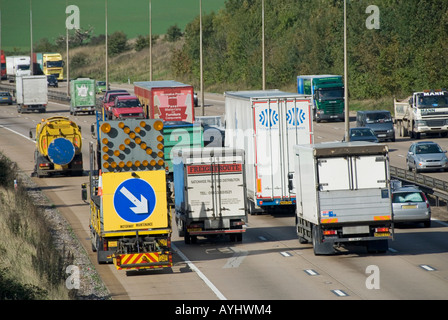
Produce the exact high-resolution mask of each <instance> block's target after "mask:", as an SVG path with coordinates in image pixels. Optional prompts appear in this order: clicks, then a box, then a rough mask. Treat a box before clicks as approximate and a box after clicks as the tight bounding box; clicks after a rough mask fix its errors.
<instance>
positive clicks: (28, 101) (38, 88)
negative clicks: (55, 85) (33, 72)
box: [16, 76, 48, 113]
mask: <svg viewBox="0 0 448 320" xmlns="http://www.w3.org/2000/svg"><path fill="white" fill-rule="evenodd" d="M16 80H17V81H16V100H17V112H18V113H22V112H31V111H38V112H45V111H46V109H47V104H48V87H47V76H22V77H18V78H17V79H16Z"/></svg>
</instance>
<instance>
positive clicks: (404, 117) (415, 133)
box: [394, 90, 448, 139]
mask: <svg viewBox="0 0 448 320" xmlns="http://www.w3.org/2000/svg"><path fill="white" fill-rule="evenodd" d="M394 120H395V123H396V124H397V129H398V132H399V135H400V137H406V136H409V137H411V138H415V139H420V138H421V135H423V134H424V135H434V134H440V135H442V136H447V135H448V122H447V120H448V91H446V90H424V91H423V92H414V93H413V94H412V96H410V97H408V98H407V99H404V100H397V99H394Z"/></svg>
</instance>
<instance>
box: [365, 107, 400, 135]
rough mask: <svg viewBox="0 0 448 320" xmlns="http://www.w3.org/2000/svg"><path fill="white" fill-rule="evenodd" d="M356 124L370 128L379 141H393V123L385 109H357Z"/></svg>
mask: <svg viewBox="0 0 448 320" xmlns="http://www.w3.org/2000/svg"><path fill="white" fill-rule="evenodd" d="M356 126H357V127H366V128H370V129H372V130H373V132H374V133H375V135H376V137H377V138H378V140H379V141H387V140H390V141H392V142H394V141H395V129H394V123H393V121H392V116H391V114H390V112H389V111H387V110H369V111H358V112H357V113H356Z"/></svg>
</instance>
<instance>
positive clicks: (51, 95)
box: [0, 83, 70, 102]
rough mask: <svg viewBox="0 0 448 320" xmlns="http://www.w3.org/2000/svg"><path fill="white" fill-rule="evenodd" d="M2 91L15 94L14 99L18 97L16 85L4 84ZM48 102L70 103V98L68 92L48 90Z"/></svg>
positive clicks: (0, 87) (0, 86) (1, 86)
mask: <svg viewBox="0 0 448 320" xmlns="http://www.w3.org/2000/svg"><path fill="white" fill-rule="evenodd" d="M0 90H5V91H9V92H11V93H12V94H13V96H14V97H15V96H16V94H15V93H16V86H15V84H6V83H2V84H1V85H0ZM48 100H56V101H65V102H70V97H68V96H67V93H66V92H61V91H56V90H48Z"/></svg>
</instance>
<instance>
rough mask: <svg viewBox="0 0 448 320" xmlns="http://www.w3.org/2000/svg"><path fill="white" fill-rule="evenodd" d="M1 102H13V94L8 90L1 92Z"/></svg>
mask: <svg viewBox="0 0 448 320" xmlns="http://www.w3.org/2000/svg"><path fill="white" fill-rule="evenodd" d="M0 103H7V104H12V96H11V94H10V93H9V92H7V91H2V92H0Z"/></svg>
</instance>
